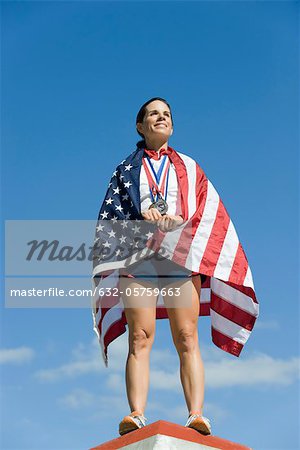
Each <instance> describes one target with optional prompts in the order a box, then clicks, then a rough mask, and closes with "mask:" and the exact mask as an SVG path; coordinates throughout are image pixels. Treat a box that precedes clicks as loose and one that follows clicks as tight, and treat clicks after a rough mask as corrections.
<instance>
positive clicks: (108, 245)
mask: <svg viewBox="0 0 300 450" xmlns="http://www.w3.org/2000/svg"><path fill="white" fill-rule="evenodd" d="M110 246H111V244H110V243H109V242H108V241H106V242H104V244H103V247H105V248H109V247H110Z"/></svg>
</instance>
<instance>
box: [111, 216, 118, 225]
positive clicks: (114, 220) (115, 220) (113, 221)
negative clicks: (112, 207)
mask: <svg viewBox="0 0 300 450" xmlns="http://www.w3.org/2000/svg"><path fill="white" fill-rule="evenodd" d="M111 220H112V223H113V224H115V223H116V222H118V218H117V217H116V216H114V217H113V218H112V219H111Z"/></svg>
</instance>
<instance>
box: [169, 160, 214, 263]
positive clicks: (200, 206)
mask: <svg viewBox="0 0 300 450" xmlns="http://www.w3.org/2000/svg"><path fill="white" fill-rule="evenodd" d="M189 195H196V212H195V213H194V214H193V217H192V218H191V220H190V221H189V222H188V223H187V225H186V226H185V227H184V229H183V231H182V233H181V235H180V238H179V241H178V244H177V245H176V248H175V250H174V255H173V258H172V259H173V261H174V262H176V263H177V264H181V265H185V263H186V259H187V256H188V253H189V250H190V247H191V246H192V245H193V239H194V237H195V234H196V232H197V229H198V227H199V224H200V222H201V218H202V216H203V211H204V207H205V202H206V198H207V178H206V176H205V175H204V172H203V170H202V169H200V167H199V166H198V164H196V192H195V193H194V194H193V193H191V192H190V193H189Z"/></svg>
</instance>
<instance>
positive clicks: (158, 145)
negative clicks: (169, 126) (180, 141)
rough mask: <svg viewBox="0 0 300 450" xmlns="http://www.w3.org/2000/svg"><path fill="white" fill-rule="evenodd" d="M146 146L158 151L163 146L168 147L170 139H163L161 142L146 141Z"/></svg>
mask: <svg viewBox="0 0 300 450" xmlns="http://www.w3.org/2000/svg"><path fill="white" fill-rule="evenodd" d="M146 148H147V149H149V150H155V151H156V152H158V151H160V150H161V149H162V148H168V141H166V142H163V143H162V142H161V141H160V142H153V141H146Z"/></svg>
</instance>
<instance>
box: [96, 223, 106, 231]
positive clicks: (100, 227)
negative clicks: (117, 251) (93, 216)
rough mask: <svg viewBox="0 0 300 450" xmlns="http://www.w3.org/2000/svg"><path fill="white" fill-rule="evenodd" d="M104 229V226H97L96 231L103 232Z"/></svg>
mask: <svg viewBox="0 0 300 450" xmlns="http://www.w3.org/2000/svg"><path fill="white" fill-rule="evenodd" d="M103 228H104V226H103V225H100V224H99V225H98V226H97V228H96V230H97V231H103Z"/></svg>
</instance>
